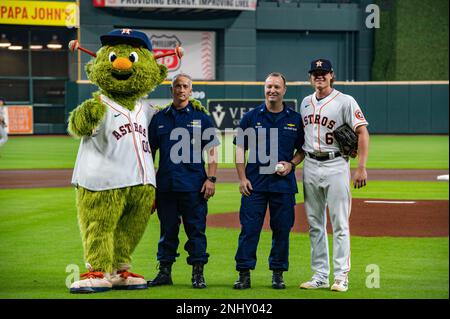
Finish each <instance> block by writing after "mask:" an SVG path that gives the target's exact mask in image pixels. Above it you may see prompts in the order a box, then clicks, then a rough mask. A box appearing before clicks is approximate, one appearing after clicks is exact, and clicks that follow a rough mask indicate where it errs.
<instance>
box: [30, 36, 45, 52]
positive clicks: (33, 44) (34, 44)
mask: <svg viewBox="0 0 450 319" xmlns="http://www.w3.org/2000/svg"><path fill="white" fill-rule="evenodd" d="M43 47H44V46H43V45H42V44H41V43H39V41H37V37H36V36H34V37H33V40H32V41H31V43H30V49H31V50H42V48H43Z"/></svg>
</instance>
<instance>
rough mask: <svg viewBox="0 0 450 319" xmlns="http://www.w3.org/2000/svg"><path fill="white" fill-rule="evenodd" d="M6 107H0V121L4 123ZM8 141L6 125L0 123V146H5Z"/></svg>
mask: <svg viewBox="0 0 450 319" xmlns="http://www.w3.org/2000/svg"><path fill="white" fill-rule="evenodd" d="M5 117H6V107H5V106H0V119H3V121H6V119H5ZM7 141H8V132H7V130H6V123H5V124H2V123H0V146H2V145H3V144H5V143H6V142H7Z"/></svg>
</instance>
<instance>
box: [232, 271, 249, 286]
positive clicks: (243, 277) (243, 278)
mask: <svg viewBox="0 0 450 319" xmlns="http://www.w3.org/2000/svg"><path fill="white" fill-rule="evenodd" d="M233 288H234V289H247V288H250V270H249V269H245V270H240V271H239V279H238V281H236V282H235V283H234V285H233Z"/></svg>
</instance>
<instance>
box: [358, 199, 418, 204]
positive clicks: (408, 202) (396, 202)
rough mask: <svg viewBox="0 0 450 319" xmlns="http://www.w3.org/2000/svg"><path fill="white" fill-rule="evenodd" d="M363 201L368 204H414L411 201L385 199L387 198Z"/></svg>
mask: <svg viewBox="0 0 450 319" xmlns="http://www.w3.org/2000/svg"><path fill="white" fill-rule="evenodd" d="M364 203H369V204H415V203H416V202H411V201H387V200H365V201H364Z"/></svg>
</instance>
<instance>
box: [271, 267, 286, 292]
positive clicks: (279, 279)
mask: <svg viewBox="0 0 450 319" xmlns="http://www.w3.org/2000/svg"><path fill="white" fill-rule="evenodd" d="M272 288H273V289H284V288H286V285H285V284H284V280H283V271H282V270H274V271H273V274H272Z"/></svg>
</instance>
